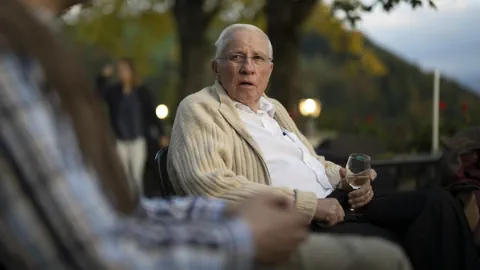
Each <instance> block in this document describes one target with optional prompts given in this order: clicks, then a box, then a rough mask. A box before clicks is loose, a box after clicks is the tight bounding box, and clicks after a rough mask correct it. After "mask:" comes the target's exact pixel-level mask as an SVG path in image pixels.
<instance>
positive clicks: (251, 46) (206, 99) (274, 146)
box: [168, 25, 480, 270]
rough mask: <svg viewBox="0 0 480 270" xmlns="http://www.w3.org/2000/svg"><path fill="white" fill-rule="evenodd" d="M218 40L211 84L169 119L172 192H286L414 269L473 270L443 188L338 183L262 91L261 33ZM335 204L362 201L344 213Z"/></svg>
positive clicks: (466, 235)
mask: <svg viewBox="0 0 480 270" xmlns="http://www.w3.org/2000/svg"><path fill="white" fill-rule="evenodd" d="M215 45H216V48H217V51H216V56H215V59H214V60H213V62H212V69H213V72H214V73H215V74H216V82H215V83H214V85H212V86H210V87H207V88H204V89H203V90H201V91H199V92H197V93H195V94H192V95H190V96H188V97H187V98H185V99H184V100H183V101H182V102H181V104H180V106H179V108H178V112H177V117H176V119H175V124H174V127H173V132H172V141H171V145H170V148H171V151H169V159H168V170H169V174H170V176H171V178H172V182H173V185H174V187H175V189H176V190H177V191H178V192H180V193H183V194H195V195H208V196H211V197H218V198H223V199H228V200H233V201H241V200H244V199H247V198H249V196H251V195H252V194H254V193H257V192H273V193H279V194H284V195H285V196H287V197H288V198H290V199H291V200H293V201H294V203H295V205H296V208H297V210H298V211H299V212H301V213H302V214H303V215H304V217H305V222H307V223H311V224H312V226H313V227H314V230H315V231H319V232H332V233H346V234H352V233H353V234H362V235H368V236H380V237H383V238H387V239H389V240H392V241H396V242H398V243H400V244H402V245H403V247H404V248H405V250H406V252H407V254H408V255H409V257H410V260H411V262H412V264H413V266H414V268H415V269H452V270H453V269H456V270H459V269H472V270H473V269H480V266H479V261H478V257H477V255H476V254H475V251H474V250H475V248H474V244H473V242H472V240H471V232H470V231H469V228H468V224H467V222H466V219H465V216H464V215H463V213H462V210H461V209H460V208H459V206H458V205H456V204H455V201H454V199H453V198H451V197H450V196H449V195H448V194H446V193H444V192H442V191H422V192H410V193H396V194H392V195H385V196H378V195H376V196H375V197H374V196H373V195H374V194H373V191H372V187H371V185H370V183H369V182H368V183H366V184H365V185H364V186H362V187H361V188H360V189H359V190H356V191H354V192H350V193H347V191H344V190H342V189H343V187H344V186H346V185H344V183H343V181H342V180H341V179H342V178H344V176H345V169H344V168H342V167H341V166H338V165H336V164H333V163H331V162H328V161H326V160H325V159H324V158H323V157H320V156H317V155H316V154H315V152H314V150H313V147H312V146H311V145H310V143H309V142H308V141H307V139H306V138H305V137H304V136H303V135H302V134H301V133H300V132H299V130H298V128H297V127H296V126H295V123H294V122H293V121H292V119H291V118H290V117H289V115H288V113H287V111H286V110H285V108H284V107H283V106H282V105H281V104H280V103H279V102H277V101H276V100H274V99H271V98H268V97H267V96H266V95H265V89H266V87H267V85H268V80H269V78H270V75H271V73H272V71H273V63H272V59H273V49H272V45H271V43H270V41H269V39H268V37H267V35H266V34H265V33H263V32H262V31H261V30H260V29H258V28H256V27H254V26H251V25H232V26H229V27H227V28H226V29H225V30H224V31H223V32H222V33H221V35H220V37H219V38H218V40H217V42H216V43H215ZM374 178H375V173H374V172H373V173H372V180H374ZM372 198H373V199H372ZM342 205H343V207H348V206H349V205H352V206H353V207H354V208H360V207H363V206H365V207H363V209H362V215H361V216H354V217H351V216H347V217H348V219H346V220H344V217H345V213H344V210H343V207H342Z"/></svg>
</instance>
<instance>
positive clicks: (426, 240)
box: [312, 189, 480, 270]
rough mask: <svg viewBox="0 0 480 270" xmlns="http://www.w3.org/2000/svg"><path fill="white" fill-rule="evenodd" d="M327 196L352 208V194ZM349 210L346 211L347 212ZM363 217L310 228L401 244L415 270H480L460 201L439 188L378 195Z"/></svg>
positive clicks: (314, 223) (354, 217) (348, 218)
mask: <svg viewBox="0 0 480 270" xmlns="http://www.w3.org/2000/svg"><path fill="white" fill-rule="evenodd" d="M329 197H333V198H336V199H338V200H339V202H340V203H341V204H342V206H344V209H348V208H349V205H348V194H347V193H346V192H344V191H340V190H336V191H335V192H334V193H332V194H331V195H330V196H329ZM346 212H347V211H346ZM360 213H362V214H361V215H360V216H351V215H348V214H347V215H346V217H345V221H344V222H342V223H339V224H337V225H335V226H332V227H326V226H321V224H319V223H316V222H312V230H313V231H315V232H322V233H323V232H325V233H333V234H356V235H364V236H377V237H381V238H384V239H387V240H390V241H393V242H396V243H398V244H400V245H401V246H402V247H403V248H404V250H405V252H406V253H407V255H408V256H409V258H410V261H411V263H412V265H413V267H414V268H415V269H416V270H429V269H432V270H479V269H480V259H479V257H478V254H477V253H476V248H475V244H474V242H473V239H472V238H473V236H472V232H471V231H470V228H469V226H468V223H467V220H466V217H465V215H464V213H463V210H462V209H461V207H460V205H459V204H458V203H457V202H456V201H455V199H454V198H453V197H452V196H451V195H450V194H448V193H447V192H445V191H443V190H440V189H431V190H421V191H410V192H396V193H391V194H377V193H376V194H375V197H374V198H373V199H372V201H371V202H370V203H369V204H368V205H367V206H365V207H364V208H363V209H361V212H360Z"/></svg>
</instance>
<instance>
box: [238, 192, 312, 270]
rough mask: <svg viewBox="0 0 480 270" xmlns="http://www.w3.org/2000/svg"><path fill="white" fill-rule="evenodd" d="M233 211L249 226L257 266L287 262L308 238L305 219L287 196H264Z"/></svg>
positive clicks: (257, 197)
mask: <svg viewBox="0 0 480 270" xmlns="http://www.w3.org/2000/svg"><path fill="white" fill-rule="evenodd" d="M232 208H233V209H231V210H233V211H232V212H234V213H236V214H237V215H238V216H239V217H240V218H242V219H243V220H244V221H245V222H246V223H247V224H248V225H250V228H251V230H252V234H253V239H254V243H255V252H256V254H255V259H256V261H257V262H259V263H263V264H272V265H276V264H280V263H282V262H284V261H286V260H288V259H289V257H290V255H291V254H292V253H293V252H294V251H295V250H296V249H297V248H298V246H299V245H300V243H301V242H303V241H304V240H305V239H306V238H307V236H308V224H305V217H304V216H302V214H300V213H298V212H297V211H296V210H295V207H294V204H293V200H289V199H288V197H286V196H282V195H275V194H263V195H259V196H256V197H254V198H252V199H249V200H247V201H245V202H243V203H240V204H238V205H235V206H232Z"/></svg>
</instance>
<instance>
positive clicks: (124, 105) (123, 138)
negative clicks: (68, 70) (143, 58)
mask: <svg viewBox="0 0 480 270" xmlns="http://www.w3.org/2000/svg"><path fill="white" fill-rule="evenodd" d="M116 67H117V68H116V70H117V75H118V80H119V81H118V83H113V84H110V83H109V82H110V81H111V77H112V75H113V69H112V67H111V66H110V65H107V66H105V67H104V68H103V70H102V74H100V76H98V78H97V88H98V90H99V93H100V95H101V96H102V98H103V100H104V101H105V103H106V104H107V106H108V112H109V116H110V124H111V126H112V129H113V132H114V135H115V137H116V139H117V141H116V148H117V151H118V155H119V157H120V160H121V161H122V164H123V167H124V168H125V171H126V173H127V175H128V176H129V177H131V178H132V179H133V181H134V182H135V183H136V188H138V189H139V190H140V193H141V194H143V193H144V183H143V178H144V177H143V176H144V169H145V165H146V163H147V156H148V155H147V154H148V151H147V140H148V139H149V138H151V137H154V138H155V139H156V141H157V142H158V146H159V147H160V148H163V147H165V146H167V137H166V136H165V128H164V123H163V121H162V120H160V119H158V118H157V116H156V114H155V108H156V106H155V102H154V98H153V95H152V94H151V92H150V90H149V89H148V88H147V87H146V86H145V85H143V84H142V83H141V82H140V78H139V77H138V75H137V72H136V68H135V65H134V63H133V60H132V59H128V58H123V59H120V60H119V61H118V62H117V65H116ZM157 150H158V149H157ZM153 155H154V154H153ZM153 155H151V159H153Z"/></svg>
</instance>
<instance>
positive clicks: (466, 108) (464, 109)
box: [462, 102, 468, 112]
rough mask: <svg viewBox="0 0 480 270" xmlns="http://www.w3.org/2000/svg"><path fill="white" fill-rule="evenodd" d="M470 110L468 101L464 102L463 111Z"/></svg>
mask: <svg viewBox="0 0 480 270" xmlns="http://www.w3.org/2000/svg"><path fill="white" fill-rule="evenodd" d="M467 111H468V104H467V102H463V103H462V112H467Z"/></svg>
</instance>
